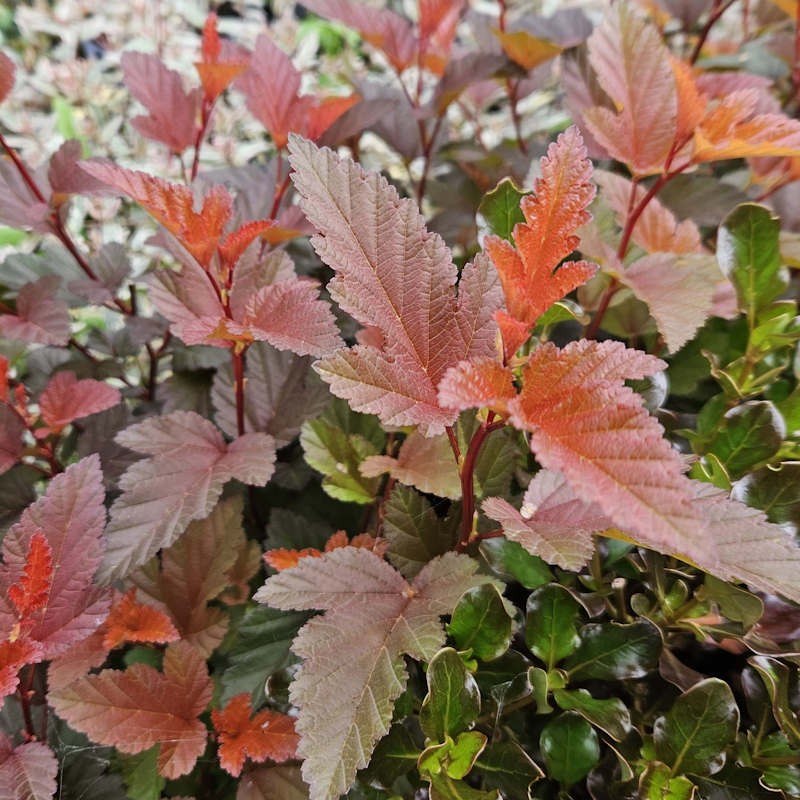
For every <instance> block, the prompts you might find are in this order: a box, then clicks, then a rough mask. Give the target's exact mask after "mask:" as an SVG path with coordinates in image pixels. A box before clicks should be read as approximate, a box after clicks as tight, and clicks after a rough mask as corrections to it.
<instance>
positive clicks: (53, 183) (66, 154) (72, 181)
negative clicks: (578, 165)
mask: <svg viewBox="0 0 800 800" xmlns="http://www.w3.org/2000/svg"><path fill="white" fill-rule="evenodd" d="M82 158H83V148H82V147H81V143H80V142H79V141H78V140H77V139H69V140H67V141H66V142H64V144H62V145H61V147H59V148H58V150H56V152H55V153H53V155H52V156H51V158H50V164H49V165H48V168H47V180H48V182H49V183H50V188H51V189H52V191H53V199H52V202H53V205H56V206H58V205H61V204H62V203H63V202H64V200H66V199H67V196H68V195H70V194H83V193H87V194H88V193H92V192H97V191H99V190H101V189H102V188H103V183H102V182H101V181H98V180H96V179H95V178H92V177H91V175H88V174H87V173H86V171H85V170H84V169H82V168H81V167H80V166H79V164H78V162H79V161H80V160H81V159H82Z"/></svg>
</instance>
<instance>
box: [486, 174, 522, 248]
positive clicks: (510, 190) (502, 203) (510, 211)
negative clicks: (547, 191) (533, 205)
mask: <svg viewBox="0 0 800 800" xmlns="http://www.w3.org/2000/svg"><path fill="white" fill-rule="evenodd" d="M526 194H527V192H523V191H522V190H521V189H519V188H517V186H516V184H515V183H514V181H512V180H511V178H503V180H501V181H500V183H498V184H497V186H495V187H494V189H492V191H491V192H489V193H488V194H487V195H485V196H484V198H483V200H481V204H480V205H479V206H478V214H480V215H481V216H482V217H483V219H484V220H485V221H486V226H487V227H488V229H489V233H493V234H495V236H499V237H500V238H501V239H507V240H508V241H511V232H512V231H513V230H514V226H515V225H516V224H517V223H518V222H525V216H524V215H523V213H522V209H521V208H520V207H519V204H520V201H521V200H522V198H523V197H525V195H526Z"/></svg>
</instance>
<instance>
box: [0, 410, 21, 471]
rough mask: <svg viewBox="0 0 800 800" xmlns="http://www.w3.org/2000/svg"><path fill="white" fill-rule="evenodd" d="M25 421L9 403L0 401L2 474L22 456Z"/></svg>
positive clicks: (0, 463)
mask: <svg viewBox="0 0 800 800" xmlns="http://www.w3.org/2000/svg"><path fill="white" fill-rule="evenodd" d="M24 433H25V423H24V422H23V420H22V417H20V415H19V414H17V412H16V411H14V409H13V408H11V406H10V405H8V404H7V403H3V402H0V474H2V473H4V472H6V470H9V469H11V467H13V466H14V464H16V463H17V461H19V459H20V457H21V456H22V450H23V441H22V436H23V434H24Z"/></svg>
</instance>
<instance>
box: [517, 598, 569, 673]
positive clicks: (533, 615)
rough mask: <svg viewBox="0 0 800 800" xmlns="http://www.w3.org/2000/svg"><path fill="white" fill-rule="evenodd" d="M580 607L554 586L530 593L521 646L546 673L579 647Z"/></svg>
mask: <svg viewBox="0 0 800 800" xmlns="http://www.w3.org/2000/svg"><path fill="white" fill-rule="evenodd" d="M580 609H581V606H580V603H578V601H577V600H576V599H575V598H574V597H573V596H572V595H571V594H570V593H569V591H568V590H567V589H565V588H564V587H563V586H561V585H560V584H557V583H551V584H549V585H547V586H542V587H540V588H539V589H536V590H535V591H533V592H531V594H530V596H529V597H528V604H527V606H526V613H525V643H526V644H527V645H528V647H530V649H531V652H532V653H533V654H534V655H535V656H536V657H537V658H538V659H540V660H541V661H543V662H544V663H545V664H546V665H547V668H548V669H552V668H553V667H554V666H555V665H556V664H557V663H558V662H559V661H561V660H562V659H564V658H566V657H567V656H568V655H570V653H572V652H574V650H575V648H576V647H577V646H578V645H579V644H580V639H579V638H578V631H577V622H578V615H579V614H580Z"/></svg>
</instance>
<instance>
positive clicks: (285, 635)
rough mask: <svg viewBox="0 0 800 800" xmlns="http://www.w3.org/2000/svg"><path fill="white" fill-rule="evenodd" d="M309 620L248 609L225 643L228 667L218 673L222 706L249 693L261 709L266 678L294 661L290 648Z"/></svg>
mask: <svg viewBox="0 0 800 800" xmlns="http://www.w3.org/2000/svg"><path fill="white" fill-rule="evenodd" d="M309 616H310V615H309V614H306V613H302V612H297V611H277V610H275V609H273V608H266V607H264V606H256V607H255V608H250V609H248V610H247V611H246V612H245V615H244V617H242V619H241V621H240V623H239V625H238V626H237V627H236V628H235V630H234V632H233V634H232V635H230V636H229V637H228V639H227V640H226V646H227V648H228V651H227V656H228V662H229V664H228V667H227V669H225V670H223V671H222V673H221V682H222V696H221V698H220V700H221V702H222V703H227V702H228V700H230V699H231V698H232V697H233V696H234V695H237V694H241V693H242V692H249V693H250V694H251V695H252V696H253V699H254V701H255V702H256V703H258V704H259V705H260V704H261V702H262V701H263V698H264V684H265V683H266V681H267V678H269V676H270V675H273V674H274V673H276V672H278V670H281V669H283V668H284V667H287V666H288V665H289V664H291V663H293V662H294V661H295V658H294V656H293V655H292V653H291V652H290V650H289V648H290V647H291V644H292V641H293V640H294V637H295V636H296V635H297V631H298V630H300V627H301V626H302V625H303V623H305V622H306V620H308V618H309Z"/></svg>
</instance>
